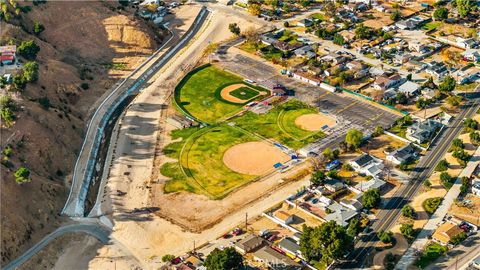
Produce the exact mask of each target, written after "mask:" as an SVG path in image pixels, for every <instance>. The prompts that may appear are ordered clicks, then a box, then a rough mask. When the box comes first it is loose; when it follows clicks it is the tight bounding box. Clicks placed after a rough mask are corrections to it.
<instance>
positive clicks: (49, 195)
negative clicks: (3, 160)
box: [0, 1, 159, 265]
mask: <svg viewBox="0 0 480 270" xmlns="http://www.w3.org/2000/svg"><path fill="white" fill-rule="evenodd" d="M21 5H22V6H24V5H29V3H28V2H22V3H21ZM117 5H118V4H116V3H114V2H90V3H88V4H85V2H75V1H69V2H61V1H49V2H47V3H46V4H41V5H38V6H33V5H32V6H31V8H32V10H31V11H30V12H28V13H21V15H20V16H19V17H18V18H15V20H12V24H10V23H5V22H3V21H2V22H0V24H1V25H0V40H1V41H2V42H3V43H6V42H7V41H8V40H10V39H11V38H13V39H15V40H17V41H18V42H19V43H20V42H21V41H23V40H34V41H35V42H36V43H37V44H38V45H39V46H40V49H41V50H40V52H39V54H38V56H37V59H36V61H37V62H38V63H39V79H38V81H37V82H35V83H29V84H28V85H27V87H26V89H25V90H24V91H22V92H21V93H19V94H17V95H15V99H16V101H17V103H18V105H19V108H21V109H20V110H19V111H17V112H16V113H15V114H16V116H17V120H16V123H15V125H14V126H13V127H11V128H8V129H4V128H2V130H1V132H2V137H3V138H5V139H4V140H2V142H1V146H2V147H4V146H5V145H7V144H9V145H11V147H12V148H13V154H12V157H11V162H12V163H13V167H12V168H11V169H6V168H5V167H2V172H3V174H2V176H3V177H2V180H1V181H2V183H1V184H2V188H1V203H0V204H1V212H2V225H1V231H2V242H3V245H2V247H1V255H2V256H1V257H2V262H1V263H2V265H5V263H7V262H9V261H10V260H12V259H14V258H15V257H17V256H18V255H20V254H21V253H22V252H24V251H25V250H26V249H27V248H28V247H30V245H31V244H32V243H34V242H36V241H38V240H39V239H41V238H42V237H43V236H44V235H45V234H46V233H48V232H51V231H53V229H54V228H55V227H56V226H58V224H59V223H60V222H61V221H62V218H61V217H59V213H60V211H61V208H62V207H63V204H64V203H65V199H66V195H67V194H68V186H69V181H70V176H69V173H70V172H71V171H72V167H73V164H74V162H75V158H76V155H77V154H78V150H79V148H80V146H81V142H82V137H83V129H84V127H85V120H87V119H88V113H89V112H91V109H92V108H93V104H95V102H96V101H97V99H98V98H99V97H100V96H101V95H102V94H103V93H105V91H106V90H107V89H109V88H110V87H111V86H112V85H113V84H114V83H115V82H117V81H118V79H120V78H121V77H122V76H124V75H125V74H127V73H129V72H130V70H132V69H133V68H134V67H135V66H137V65H138V64H140V62H141V61H142V60H143V59H145V58H146V57H147V56H149V55H150V54H151V53H152V52H153V51H154V50H155V49H156V48H157V47H158V44H157V40H159V37H157V36H156V35H155V34H154V30H152V29H150V28H149V27H148V26H147V25H145V24H144V22H143V21H142V20H138V21H137V19H135V17H134V16H133V15H131V14H133V10H131V11H122V10H117ZM34 22H39V23H41V24H43V25H44V27H45V30H44V31H43V32H42V33H41V34H40V35H39V36H34V35H31V34H29V33H28V32H26V31H24V30H23V29H27V30H28V31H31V29H32V28H33V24H34ZM19 25H22V27H20V26H19ZM19 43H18V44H19ZM18 44H17V45H18ZM23 62H25V60H23ZM81 84H85V85H86V86H88V87H85V88H88V89H86V90H84V89H82V88H81V87H80V85H81ZM40 98H42V100H43V101H45V100H48V103H49V105H46V107H42V106H41V105H40V104H39V103H40V102H39V101H40ZM43 104H45V102H44V103H43ZM7 138H8V140H7ZM20 166H25V167H27V168H28V169H29V170H30V172H31V178H32V181H31V182H30V183H25V184H22V185H18V184H16V183H15V180H14V177H13V173H14V172H15V170H16V169H18V168H19V167H20Z"/></svg>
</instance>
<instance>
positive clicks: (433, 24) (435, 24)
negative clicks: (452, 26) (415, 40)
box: [422, 21, 443, 31]
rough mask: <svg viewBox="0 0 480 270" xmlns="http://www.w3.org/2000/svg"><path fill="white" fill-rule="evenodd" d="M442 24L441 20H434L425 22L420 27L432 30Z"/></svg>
mask: <svg viewBox="0 0 480 270" xmlns="http://www.w3.org/2000/svg"><path fill="white" fill-rule="evenodd" d="M442 24H443V22H439V21H436V22H433V21H432V22H428V23H426V24H425V25H424V26H423V27H422V29H423V30H425V31H431V30H434V29H437V28H438V27H439V26H441V25H442Z"/></svg>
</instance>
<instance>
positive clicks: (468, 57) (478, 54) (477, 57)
mask: <svg viewBox="0 0 480 270" xmlns="http://www.w3.org/2000/svg"><path fill="white" fill-rule="evenodd" d="M462 56H463V60H465V61H471V62H480V50H472V49H467V50H465V51H464V52H463V53H462Z"/></svg>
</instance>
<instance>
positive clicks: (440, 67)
mask: <svg viewBox="0 0 480 270" xmlns="http://www.w3.org/2000/svg"><path fill="white" fill-rule="evenodd" d="M425 71H426V72H427V73H428V74H430V75H432V76H436V77H437V78H438V79H441V78H443V77H444V76H445V75H446V74H447V73H448V69H447V66H446V65H445V64H444V63H443V62H437V61H431V62H430V63H427V68H426V69H425Z"/></svg>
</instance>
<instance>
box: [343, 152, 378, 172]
mask: <svg viewBox="0 0 480 270" xmlns="http://www.w3.org/2000/svg"><path fill="white" fill-rule="evenodd" d="M349 164H350V165H351V166H352V168H353V169H354V170H355V171H357V172H359V173H361V174H365V175H370V176H373V177H376V176H378V175H379V174H380V173H381V172H382V170H383V161H382V160H381V159H378V158H375V157H373V156H371V155H369V154H367V153H364V154H362V155H360V156H358V157H356V158H354V159H353V160H350V162H349Z"/></svg>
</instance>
